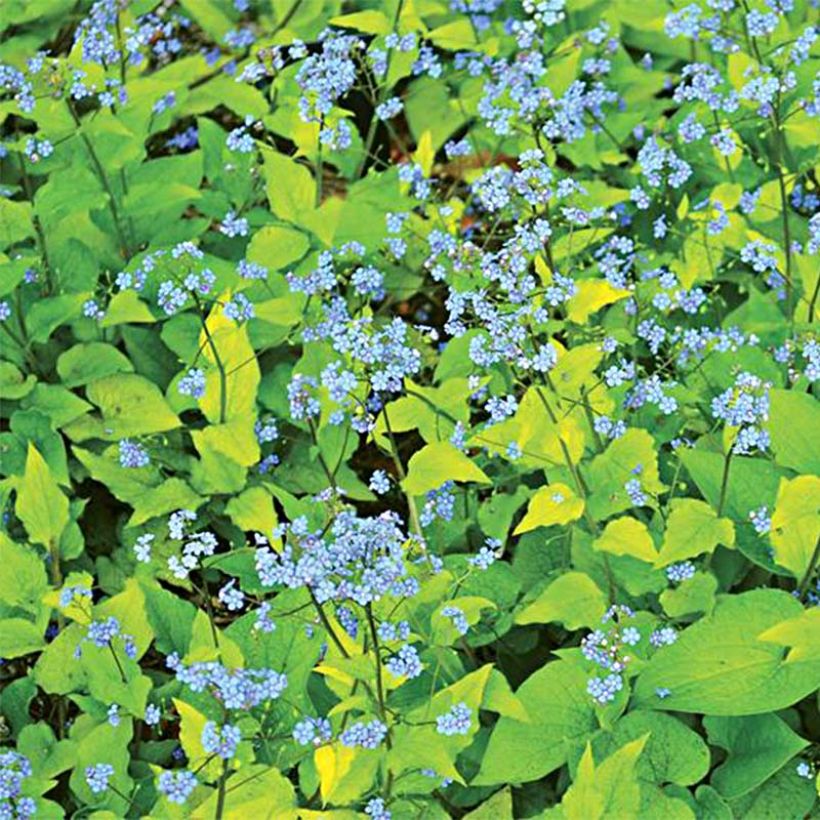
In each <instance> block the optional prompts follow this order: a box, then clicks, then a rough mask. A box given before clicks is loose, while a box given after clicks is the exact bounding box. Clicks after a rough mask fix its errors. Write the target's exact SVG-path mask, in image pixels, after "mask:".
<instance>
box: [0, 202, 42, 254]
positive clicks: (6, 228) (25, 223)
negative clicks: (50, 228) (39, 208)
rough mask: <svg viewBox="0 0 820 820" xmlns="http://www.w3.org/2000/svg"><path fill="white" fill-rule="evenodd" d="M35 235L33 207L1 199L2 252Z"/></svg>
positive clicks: (0, 244)
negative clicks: (32, 217) (32, 218)
mask: <svg viewBox="0 0 820 820" xmlns="http://www.w3.org/2000/svg"><path fill="white" fill-rule="evenodd" d="M33 235H34V226H33V225H32V221H31V205H30V204H29V203H28V202H15V201H13V200H11V199H9V198H8V197H5V196H4V197H0V250H2V249H5V248H7V247H8V246H9V245H13V244H14V243H15V242H21V241H22V240H23V239H28V237H30V236H33Z"/></svg>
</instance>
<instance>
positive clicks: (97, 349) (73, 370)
mask: <svg viewBox="0 0 820 820" xmlns="http://www.w3.org/2000/svg"><path fill="white" fill-rule="evenodd" d="M129 292H130V291H129ZM133 371H134V365H132V364H131V362H130V361H129V360H128V358H127V357H126V356H124V355H123V354H122V353H120V351H119V350H117V348H116V347H114V346H113V345H108V344H103V343H102V342H86V343H84V344H78V345H74V347H72V348H70V349H69V350H66V352H65V353H63V354H62V355H61V356H60V358H58V359H57V373H58V374H59V376H60V379H61V380H62V383H63V384H64V385H65V386H66V387H78V386H80V385H83V384H88V383H89V382H92V381H96V380H97V379H102V378H104V377H105V376H111V375H113V374H114V373H132V372H133Z"/></svg>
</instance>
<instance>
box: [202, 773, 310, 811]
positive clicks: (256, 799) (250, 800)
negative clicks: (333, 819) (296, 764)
mask: <svg viewBox="0 0 820 820" xmlns="http://www.w3.org/2000/svg"><path fill="white" fill-rule="evenodd" d="M218 799H219V798H218V795H217V793H216V791H214V793H213V794H212V795H211V797H210V798H208V800H206V801H205V802H204V803H203V804H202V805H201V806H198V807H197V809H196V813H197V815H199V816H202V817H214V816H215V813H216V808H217V802H218ZM296 806H297V803H296V794H295V791H294V789H293V784H292V783H291V782H290V781H289V780H288V779H287V778H286V777H285V776H284V775H283V774H282V773H281V772H280V771H279V769H277V768H276V767H275V766H269V765H251V766H243V767H242V768H241V769H239V771H237V772H236V773H235V774H234V775H233V776H232V777H231V779H230V780H229V781H228V789H227V796H226V799H225V806H224V811H225V814H224V816H225V818H226V820H229V818H233V817H236V818H242V817H271V818H274V817H275V818H276V820H280V818H281V820H301V818H303V817H307V814H306V813H303V812H302V810H297V809H296ZM200 813H201V814H200ZM321 814H322V815H324V814H325V813H324V812H322V813H321Z"/></svg>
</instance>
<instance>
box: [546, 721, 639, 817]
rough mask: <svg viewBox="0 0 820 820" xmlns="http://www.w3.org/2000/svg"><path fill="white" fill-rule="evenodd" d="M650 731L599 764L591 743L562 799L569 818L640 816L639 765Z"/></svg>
mask: <svg viewBox="0 0 820 820" xmlns="http://www.w3.org/2000/svg"><path fill="white" fill-rule="evenodd" d="M648 737H649V735H648V734H647V735H644V736H643V737H641V738H638V739H637V740H633V741H631V742H630V743H627V744H626V745H624V746H622V747H621V748H620V749H618V751H617V752H615V753H614V754H612V755H610V756H609V757H608V758H606V760H604V762H603V763H601V764H600V765H599V766H596V765H595V760H594V759H593V757H592V746H591V745H590V744H589V743H588V744H587V747H586V751H585V752H584V755H583V757H582V758H581V763H580V765H579V766H578V772H577V774H576V778H575V780H574V781H573V783H572V786H570V788H569V790H568V791H567V793H566V794H565V795H564V799H563V800H562V801H561V808H562V809H563V816H564V817H565V818H567V820H622V818H624V817H635V816H637V812H638V806H639V805H640V802H641V789H640V784H639V782H638V777H637V774H636V765H637V762H638V758H639V757H640V755H641V752H642V751H643V749H644V746H645V745H646V741H647V739H648Z"/></svg>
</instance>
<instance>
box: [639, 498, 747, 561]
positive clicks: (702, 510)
mask: <svg viewBox="0 0 820 820" xmlns="http://www.w3.org/2000/svg"><path fill="white" fill-rule="evenodd" d="M670 507H671V512H670V514H669V518H668V520H667V522H666V534H665V535H664V539H663V545H662V546H661V551H660V555H658V556H657V558H656V559H655V566H656V567H665V566H667V564H673V563H675V562H676V561H683V560H685V559H686V558H692V557H694V556H695V555H701V554H702V553H704V552H712V551H713V550H714V549H715V547H716V546H717V545H718V544H723V545H724V546H726V547H732V546H734V543H735V527H734V524H733V523H732V522H731V521H730V520H729V519H728V518H718V516H717V513H716V512H715V511H714V510H713V509H712V508H711V507H710V506H709V505H708V504H707V503H706V502H705V501H698V500H697V499H695V498H675V499H673V501H672V504H671V505H670Z"/></svg>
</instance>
